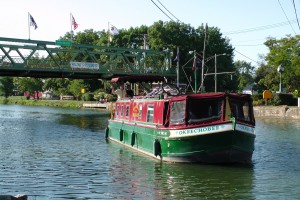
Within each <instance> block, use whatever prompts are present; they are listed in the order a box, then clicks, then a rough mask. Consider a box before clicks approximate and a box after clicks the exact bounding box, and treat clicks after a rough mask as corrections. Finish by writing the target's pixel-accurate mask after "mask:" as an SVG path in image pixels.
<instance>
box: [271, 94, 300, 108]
mask: <svg viewBox="0 0 300 200" xmlns="http://www.w3.org/2000/svg"><path fill="white" fill-rule="evenodd" d="M270 104H272V105H274V106H279V105H288V106H296V105H297V99H296V98H294V97H293V95H292V94H282V93H281V94H279V93H278V94H273V98H272V99H271V100H270Z"/></svg>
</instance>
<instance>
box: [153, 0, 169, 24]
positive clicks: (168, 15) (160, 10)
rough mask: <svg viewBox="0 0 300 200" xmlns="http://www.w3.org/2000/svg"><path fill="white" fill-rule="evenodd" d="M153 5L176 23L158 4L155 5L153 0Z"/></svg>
mask: <svg viewBox="0 0 300 200" xmlns="http://www.w3.org/2000/svg"><path fill="white" fill-rule="evenodd" d="M151 1H152V3H153V4H154V5H155V6H156V7H157V8H158V9H159V10H160V11H161V12H162V13H164V14H165V15H166V16H167V17H168V18H169V19H170V20H172V21H173V22H175V21H174V20H173V19H172V18H171V17H170V16H169V15H167V14H166V13H165V12H164V11H163V10H162V9H161V8H160V7H159V6H158V5H157V4H156V3H154V1H153V0H151Z"/></svg>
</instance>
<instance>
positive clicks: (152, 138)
mask: <svg viewBox="0 0 300 200" xmlns="http://www.w3.org/2000/svg"><path fill="white" fill-rule="evenodd" d="M244 129H247V128H244ZM250 130H252V129H251V128H250ZM174 133H175V134H174ZM176 134H177V135H176ZM106 137H107V138H108V139H110V140H113V141H116V142H118V143H120V144H123V145H125V146H127V147H130V148H132V149H135V150H137V151H139V152H142V153H145V154H147V155H149V156H151V157H154V158H157V159H161V160H163V161H170V162H202V163H251V160H252V153H253V151H254V139H255V134H254V131H253V132H252V131H249V130H241V129H239V130H237V129H236V127H235V126H234V125H233V124H231V123H227V124H225V125H217V126H207V127H200V128H194V129H189V131H186V130H166V129H158V128H156V127H150V126H148V127H146V126H138V125H136V124H124V123H121V122H118V121H114V120H110V121H109V126H108V129H107V132H106Z"/></svg>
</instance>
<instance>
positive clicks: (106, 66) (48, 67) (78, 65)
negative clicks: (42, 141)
mask: <svg viewBox="0 0 300 200" xmlns="http://www.w3.org/2000/svg"><path fill="white" fill-rule="evenodd" d="M141 74H148V75H160V76H165V77H175V76H176V69H175V67H172V65H171V60H170V52H167V51H154V50H143V49H131V48H118V47H105V46H95V45H84V44H74V43H72V41H68V40H57V41H56V42H49V41H38V40H25V39H15V38H3V37H0V76H15V77H37V78H75V79H95V78H96V79H98V78H101V79H109V78H112V77H117V76H128V75H141Z"/></svg>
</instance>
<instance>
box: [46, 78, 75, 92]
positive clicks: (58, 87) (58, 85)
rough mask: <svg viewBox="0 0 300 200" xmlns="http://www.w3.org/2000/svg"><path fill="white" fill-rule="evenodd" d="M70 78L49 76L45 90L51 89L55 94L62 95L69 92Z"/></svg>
mask: <svg viewBox="0 0 300 200" xmlns="http://www.w3.org/2000/svg"><path fill="white" fill-rule="evenodd" d="M69 84H70V81H69V79H64V78H48V79H46V80H45V83H44V85H43V90H50V91H52V92H53V94H54V95H56V96H60V95H64V94H68V89H67V88H68V86H69Z"/></svg>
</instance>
